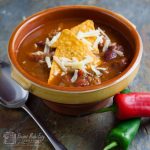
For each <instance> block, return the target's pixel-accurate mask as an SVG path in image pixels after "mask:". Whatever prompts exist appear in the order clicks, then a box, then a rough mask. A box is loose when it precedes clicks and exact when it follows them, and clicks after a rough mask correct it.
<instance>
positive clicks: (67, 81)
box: [61, 74, 72, 85]
mask: <svg viewBox="0 0 150 150" xmlns="http://www.w3.org/2000/svg"><path fill="white" fill-rule="evenodd" d="M71 78H72V76H71V74H65V75H63V76H62V77H61V80H62V82H63V83H64V84H65V85H70V83H71Z"/></svg>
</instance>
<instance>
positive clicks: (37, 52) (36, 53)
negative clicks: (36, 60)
mask: <svg viewBox="0 0 150 150" xmlns="http://www.w3.org/2000/svg"><path fill="white" fill-rule="evenodd" d="M43 54H44V53H43V52H42V51H36V52H33V53H32V55H38V56H40V55H43Z"/></svg>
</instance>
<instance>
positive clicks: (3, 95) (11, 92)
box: [0, 62, 67, 150]
mask: <svg viewBox="0 0 150 150" xmlns="http://www.w3.org/2000/svg"><path fill="white" fill-rule="evenodd" d="M28 95H29V92H28V91H26V90H24V89H23V88H22V87H21V86H20V85H19V84H17V83H16V82H15V81H14V80H12V79H11V76H10V67H9V65H8V64H7V63H5V62H0V104H1V105H3V106H5V107H8V108H22V109H24V110H25V111H26V112H27V113H28V114H29V115H30V116H31V118H32V119H33V120H34V121H35V122H36V123H37V125H38V126H39V127H40V128H41V130H42V131H43V133H44V134H45V136H46V137H47V138H48V140H49V141H50V143H51V144H52V145H53V147H54V148H55V150H67V149H66V148H65V147H64V145H62V144H61V143H60V142H59V141H58V140H57V139H56V138H55V137H54V136H53V134H52V133H50V132H49V131H48V130H47V129H46V128H44V127H43V125H41V123H40V122H39V121H38V119H37V118H36V117H35V116H34V115H33V113H32V112H31V111H30V109H29V108H28V107H27V106H26V104H25V103H26V101H27V99H28Z"/></svg>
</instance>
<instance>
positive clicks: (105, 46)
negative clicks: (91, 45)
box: [97, 28, 111, 52]
mask: <svg viewBox="0 0 150 150" xmlns="http://www.w3.org/2000/svg"><path fill="white" fill-rule="evenodd" d="M97 30H99V32H100V33H101V34H102V35H104V37H105V43H104V47H103V49H102V51H103V52H105V51H106V50H107V49H108V47H109V45H110V44H111V40H110V38H109V37H108V36H107V34H106V33H105V32H104V31H103V30H102V29H101V28H98V29H97Z"/></svg>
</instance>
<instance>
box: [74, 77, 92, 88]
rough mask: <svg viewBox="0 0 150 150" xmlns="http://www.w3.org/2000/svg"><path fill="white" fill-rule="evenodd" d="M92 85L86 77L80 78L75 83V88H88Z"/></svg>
mask: <svg viewBox="0 0 150 150" xmlns="http://www.w3.org/2000/svg"><path fill="white" fill-rule="evenodd" d="M88 85H90V83H89V81H88V80H87V79H86V78H85V77H79V78H78V79H77V80H76V82H75V86H81V87H83V86H88Z"/></svg>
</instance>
